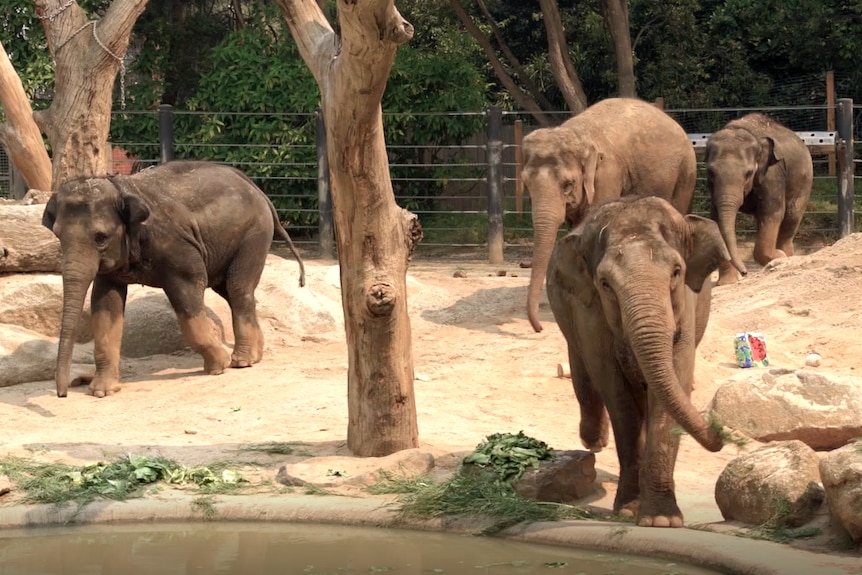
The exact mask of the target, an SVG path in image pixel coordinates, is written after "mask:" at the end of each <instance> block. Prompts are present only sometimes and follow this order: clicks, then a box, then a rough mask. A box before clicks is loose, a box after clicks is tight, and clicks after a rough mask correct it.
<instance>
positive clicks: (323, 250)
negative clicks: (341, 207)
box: [315, 108, 335, 259]
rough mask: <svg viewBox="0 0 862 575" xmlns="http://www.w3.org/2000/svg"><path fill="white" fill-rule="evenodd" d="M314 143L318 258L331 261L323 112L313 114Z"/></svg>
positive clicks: (329, 194) (330, 222) (329, 207)
mask: <svg viewBox="0 0 862 575" xmlns="http://www.w3.org/2000/svg"><path fill="white" fill-rule="evenodd" d="M315 118H316V123H315V143H316V145H317V213H318V235H319V239H318V242H319V244H320V257H322V258H325V259H332V258H333V257H334V255H335V254H334V251H333V249H332V248H333V226H332V195H331V190H330V188H329V156H328V155H327V154H326V123H325V122H324V120H323V110H322V109H320V108H318V109H317V111H316V112H315Z"/></svg>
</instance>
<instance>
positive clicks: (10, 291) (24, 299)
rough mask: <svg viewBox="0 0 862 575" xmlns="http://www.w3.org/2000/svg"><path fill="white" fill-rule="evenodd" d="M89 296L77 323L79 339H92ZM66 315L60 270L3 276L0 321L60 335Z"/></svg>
mask: <svg viewBox="0 0 862 575" xmlns="http://www.w3.org/2000/svg"><path fill="white" fill-rule="evenodd" d="M89 307H90V306H89V299H88V301H87V306H86V308H87V310H86V312H85V313H84V314H83V315H82V316H81V321H80V323H79V327H78V337H77V341H78V343H84V342H86V341H90V340H91V339H93V333H92V331H91V329H90V314H89ZM62 316H63V278H62V276H60V275H59V274H11V275H7V276H0V323H7V324H12V325H17V326H21V327H25V328H27V329H30V330H33V331H36V332H39V333H41V334H42V335H45V336H49V337H59V335H60V318H61V317H62Z"/></svg>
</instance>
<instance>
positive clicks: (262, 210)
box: [42, 161, 305, 397]
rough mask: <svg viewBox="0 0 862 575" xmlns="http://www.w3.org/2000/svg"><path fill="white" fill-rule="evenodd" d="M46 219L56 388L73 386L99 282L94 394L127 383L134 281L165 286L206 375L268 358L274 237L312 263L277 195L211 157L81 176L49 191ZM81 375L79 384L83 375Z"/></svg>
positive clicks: (63, 390)
mask: <svg viewBox="0 0 862 575" xmlns="http://www.w3.org/2000/svg"><path fill="white" fill-rule="evenodd" d="M42 224H43V225H44V226H45V227H47V228H48V229H50V230H52V231H53V232H54V234H55V235H56V236H57V237H58V238H59V239H60V250H61V257H62V262H61V271H62V274H63V317H62V320H61V324H60V342H59V348H58V353H57V373H56V383H57V395H58V396H59V397H65V396H66V393H67V390H68V388H69V385H70V384H71V382H70V373H69V371H70V368H71V358H72V347H73V346H74V343H75V337H76V331H77V329H78V322H79V321H80V318H81V312H82V309H83V306H84V297H85V295H86V293H87V289H88V288H89V287H90V284H91V283H92V284H93V290H92V295H91V314H92V324H93V341H94V356H95V362H96V372H95V374H94V375H93V376H92V377H86V378H82V379H84V380H89V379H91V380H92V381H91V382H90V388H89V389H90V393H92V395H94V396H96V397H104V396H106V395H108V394H110V393H113V392H115V391H117V390H118V389H119V377H120V345H121V343H122V341H121V340H122V335H123V312H124V310H125V304H126V293H127V290H128V285H129V284H136V283H137V284H144V285H148V286H153V287H160V288H162V289H164V290H165V294H166V295H167V296H168V300H169V301H170V303H171V306H172V307H173V308H174V311H175V312H176V314H177V319H178V320H179V324H180V329H181V330H182V332H183V335H184V336H185V338H186V340H187V341H188V343H189V345H191V347H192V348H193V349H194V350H195V351H197V352H198V353H200V354H201V355H202V356H203V358H204V371H206V373H209V374H219V373H222V372H223V371H224V369H225V368H226V367H227V366H229V365H230V366H232V367H248V366H251V365H252V364H254V363H257V362H258V361H260V359H261V356H262V354H263V332H262V331H261V329H260V326H259V324H258V321H257V313H256V310H255V299H254V290H255V289H256V288H257V284H258V281H259V280H260V276H261V273H262V272H263V268H264V263H265V262H266V257H267V255H268V253H269V247H270V244H271V243H272V239H273V233H274V232H277V233H278V236H279V237H280V238H281V239H283V240H285V241H287V242H288V246H289V247H290V250H291V252H292V253H293V255H294V257H296V259H297V261H298V262H299V269H300V276H299V278H300V279H299V285H300V286H303V285H305V268H304V266H303V263H302V259H301V258H300V257H299V254H298V253H297V252H296V249H295V248H294V247H293V242H291V240H290V236H288V235H287V232H286V231H285V230H284V228H282V227H281V224H280V223H279V221H278V217H277V214H276V211H275V208H274V207H273V205H272V202H270V201H269V198H267V197H266V195H265V194H264V193H263V192H262V191H261V190H260V188H258V187H257V186H255V185H254V183H253V182H252V181H251V180H250V179H249V178H247V177H246V176H245V175H244V174H243V173H242V172H240V171H239V170H236V169H234V168H231V167H228V166H222V165H219V164H215V163H208V162H180V161H177V162H169V163H167V164H164V165H161V166H158V167H155V168H150V169H147V170H144V171H142V172H139V173H137V174H134V175H132V176H111V177H100V178H89V179H76V180H71V181H69V182H66V183H64V184H63V185H62V186H60V189H59V190H57V192H56V193H55V194H53V195H52V196H51V199H50V200H49V201H48V204H47V205H46V206H45V211H44V213H43V216H42ZM208 287H211V288H213V290H215V292H216V293H218V294H219V295H220V296H222V297H223V298H224V299H225V300H227V302H228V304H229V305H230V308H231V315H232V320H233V330H234V336H235V339H236V341H235V343H234V349H233V354H230V353H228V352H227V350H226V349H225V348H224V347H222V344H221V341H219V340H218V339H217V338H216V337H215V335H214V333H213V330H212V329H211V321H210V319H209V318H208V317H207V314H206V310H205V308H204V290H205V289H206V288H208ZM76 383H77V382H76Z"/></svg>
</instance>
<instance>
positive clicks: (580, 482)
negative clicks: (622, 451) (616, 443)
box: [514, 450, 598, 503]
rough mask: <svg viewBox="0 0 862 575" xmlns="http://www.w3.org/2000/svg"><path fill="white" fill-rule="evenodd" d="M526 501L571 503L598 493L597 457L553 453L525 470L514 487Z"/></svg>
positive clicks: (587, 454) (584, 453)
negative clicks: (552, 456) (549, 457)
mask: <svg viewBox="0 0 862 575" xmlns="http://www.w3.org/2000/svg"><path fill="white" fill-rule="evenodd" d="M514 487H515V491H517V492H518V494H519V495H520V496H521V497H524V498H526V499H535V500H536V501H550V502H553V503H572V502H575V501H578V500H579V499H583V498H584V497H587V496H588V495H592V494H593V493H595V491H596V489H598V485H597V484H596V454H595V453H593V452H591V451H583V450H572V451H554V458H553V459H550V460H547V461H540V462H539V467H538V468H531V469H527V470H526V471H524V474H523V475H522V476H521V478H520V479H518V481H516V482H515V484H514Z"/></svg>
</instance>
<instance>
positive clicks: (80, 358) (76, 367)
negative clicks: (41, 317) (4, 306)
mask: <svg viewBox="0 0 862 575" xmlns="http://www.w3.org/2000/svg"><path fill="white" fill-rule="evenodd" d="M72 362H73V368H72V370H73V374H72V377H75V375H76V374H77V373H81V372H90V373H92V372H93V369H94V366H93V347H92V345H79V346H76V347H75V351H74V353H73V354H72ZM81 364H87V365H81ZM56 365H57V338H50V337H46V336H44V335H42V334H40V333H37V332H35V331H32V330H29V329H26V328H23V327H21V326H17V325H10V324H0V387H6V386H9V385H16V384H18V383H26V382H29V381H42V380H48V379H54V371H55V369H56Z"/></svg>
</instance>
